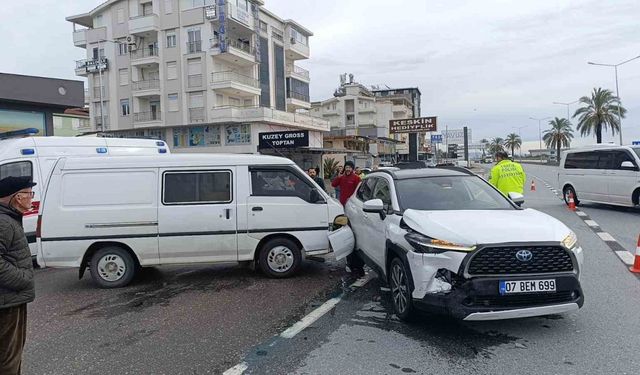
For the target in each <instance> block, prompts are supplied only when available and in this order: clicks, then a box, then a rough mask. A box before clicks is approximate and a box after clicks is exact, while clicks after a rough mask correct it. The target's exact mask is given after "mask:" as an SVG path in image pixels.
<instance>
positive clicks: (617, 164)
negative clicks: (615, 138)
mask: <svg viewBox="0 0 640 375" xmlns="http://www.w3.org/2000/svg"><path fill="white" fill-rule="evenodd" d="M625 161H630V162H631V163H633V165H634V166H636V167H637V166H638V165H637V164H636V161H635V160H634V158H633V156H631V154H629V153H628V152H627V151H622V150H619V151H614V161H613V168H612V169H622V163H624V162H625Z"/></svg>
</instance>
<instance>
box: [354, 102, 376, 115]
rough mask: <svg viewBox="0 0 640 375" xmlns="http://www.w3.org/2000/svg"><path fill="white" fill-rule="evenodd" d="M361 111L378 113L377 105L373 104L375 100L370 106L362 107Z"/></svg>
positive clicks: (359, 110)
mask: <svg viewBox="0 0 640 375" xmlns="http://www.w3.org/2000/svg"><path fill="white" fill-rule="evenodd" d="M358 112H359V113H376V107H374V106H373V102H372V103H371V105H369V106H368V107H360V108H359V109H358Z"/></svg>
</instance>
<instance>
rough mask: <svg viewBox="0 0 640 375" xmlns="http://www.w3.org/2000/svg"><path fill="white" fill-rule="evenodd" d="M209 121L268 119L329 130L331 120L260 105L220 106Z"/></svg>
mask: <svg viewBox="0 0 640 375" xmlns="http://www.w3.org/2000/svg"><path fill="white" fill-rule="evenodd" d="M210 116H211V117H210V118H209V121H223V120H224V121H238V122H244V121H267V122H273V123H276V124H281V125H287V126H298V127H305V128H310V129H317V130H323V131H328V130H329V121H327V120H324V119H321V118H317V117H312V116H309V115H306V114H303V113H297V112H296V113H292V112H286V111H279V110H277V109H273V108H265V107H259V106H233V105H229V106H218V107H214V108H213V109H212V111H211V114H210Z"/></svg>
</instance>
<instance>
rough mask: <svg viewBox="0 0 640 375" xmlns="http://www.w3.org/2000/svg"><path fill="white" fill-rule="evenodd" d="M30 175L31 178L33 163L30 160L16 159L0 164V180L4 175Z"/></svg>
mask: <svg viewBox="0 0 640 375" xmlns="http://www.w3.org/2000/svg"><path fill="white" fill-rule="evenodd" d="M9 176H13V177H25V176H27V177H31V179H32V180H33V165H32V164H31V162H30V161H17V162H15V163H8V164H3V165H0V180H1V179H3V178H5V177H9Z"/></svg>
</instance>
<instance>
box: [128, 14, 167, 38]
mask: <svg viewBox="0 0 640 375" xmlns="http://www.w3.org/2000/svg"><path fill="white" fill-rule="evenodd" d="M159 30H160V18H159V17H158V15H157V14H147V15H142V16H137V17H131V18H130V19H129V34H134V35H135V34H144V33H147V32H150V31H159Z"/></svg>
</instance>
